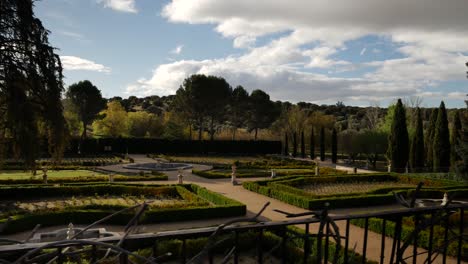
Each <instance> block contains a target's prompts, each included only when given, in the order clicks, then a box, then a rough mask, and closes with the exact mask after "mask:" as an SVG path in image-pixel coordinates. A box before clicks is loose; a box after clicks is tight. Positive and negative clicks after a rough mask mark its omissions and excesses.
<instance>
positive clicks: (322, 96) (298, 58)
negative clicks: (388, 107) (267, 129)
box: [127, 0, 468, 101]
mask: <svg viewBox="0 0 468 264" xmlns="http://www.w3.org/2000/svg"><path fill="white" fill-rule="evenodd" d="M363 7H365V8H363ZM467 10H468V1H466V0H451V1H440V0H412V1H407V0H393V1H387V0H356V1H342V0H329V1H325V2H324V1H321V0H291V1H287V2H285V1H283V0H258V1H251V0H238V1H230V0H199V1H192V0H172V1H171V2H170V3H168V4H167V5H166V6H165V7H164V8H163V10H162V16H163V17H165V18H166V19H167V20H169V21H170V22H173V23H188V24H212V25H213V28H214V29H215V30H216V31H217V32H219V33H220V34H221V35H222V36H223V37H226V38H231V39H232V41H233V46H234V47H235V48H241V49H246V50H245V51H244V53H243V54H240V55H231V56H226V57H224V58H218V59H212V60H200V61H195V60H190V61H185V60H182V61H175V62H171V63H168V64H163V65H160V66H158V67H157V68H156V69H155V70H154V71H153V75H152V76H151V77H149V78H141V79H139V80H138V81H136V82H135V83H133V84H131V85H129V87H128V89H127V90H128V91H129V92H133V93H139V94H171V93H174V92H175V90H176V89H177V88H178V87H179V86H180V84H181V83H182V81H183V79H184V78H186V77H187V76H189V75H190V74H195V73H204V74H214V75H220V76H223V77H225V78H226V79H227V80H228V81H229V82H230V83H231V84H232V85H238V84H241V85H243V86H245V87H247V88H250V89H263V90H266V91H267V92H268V93H270V95H271V96H272V97H273V98H275V99H282V100H284V99H286V100H292V101H301V100H302V101H303V100H306V101H318V100H322V101H324V100H330V101H333V100H335V101H336V100H337V99H338V98H339V99H341V100H343V99H349V100H356V101H363V100H365V101H370V100H375V99H378V98H380V99H384V98H394V97H396V96H411V95H417V94H424V93H425V92H427V91H426V90H425V89H426V88H427V87H436V86H437V85H438V84H439V83H441V82H443V81H451V80H461V79H463V78H465V76H464V74H465V73H464V71H463V65H464V62H466V61H468V57H467V56H465V55H464V54H466V52H468V46H467V45H466V43H468V28H466V26H465V25H467V24H468V16H466V12H467ZM273 34H276V35H273ZM268 35H270V36H272V38H273V39H272V40H271V41H270V42H268V43H266V44H262V45H260V46H255V44H256V43H257V40H258V39H259V38H261V37H265V36H268ZM365 36H375V37H377V38H382V39H383V41H384V42H390V43H392V44H394V47H393V49H394V51H395V52H398V53H399V54H401V55H402V58H396V59H395V58H392V59H387V60H383V61H374V62H366V63H359V64H358V63H354V62H352V61H347V60H346V59H340V58H339V56H338V55H339V54H340V53H341V52H343V51H345V50H346V49H347V45H348V43H349V42H350V41H353V40H357V39H359V38H362V37H365ZM366 51H367V49H366V48H362V49H361V50H360V52H359V50H358V51H357V53H358V54H357V55H359V54H360V55H364V53H365V52H366ZM372 52H373V53H378V52H381V50H379V49H377V48H374V49H372ZM362 67H366V68H368V69H369V70H368V71H366V72H365V73H364V74H361V75H360V76H359V77H355V78H351V77H347V78H336V77H333V76H334V75H333V74H335V73H339V72H346V71H353V70H355V69H358V68H362ZM319 70H321V71H319ZM323 70H326V71H327V73H323ZM317 72H321V74H317ZM440 96H449V94H448V92H441V93H440ZM450 96H451V97H453V96H454V95H453V94H452V95H450Z"/></svg>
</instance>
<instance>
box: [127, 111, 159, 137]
mask: <svg viewBox="0 0 468 264" xmlns="http://www.w3.org/2000/svg"><path fill="white" fill-rule="evenodd" d="M127 127H128V135H129V136H130V137H140V138H141V137H151V138H154V137H159V136H161V135H162V133H163V124H162V120H161V118H160V117H159V116H157V115H155V114H151V113H148V112H145V111H138V112H128V113H127Z"/></svg>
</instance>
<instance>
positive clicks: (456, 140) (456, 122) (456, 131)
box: [450, 110, 462, 166]
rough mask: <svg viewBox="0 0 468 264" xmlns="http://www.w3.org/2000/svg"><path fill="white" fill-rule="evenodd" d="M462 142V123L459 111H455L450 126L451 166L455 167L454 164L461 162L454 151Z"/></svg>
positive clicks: (458, 155)
mask: <svg viewBox="0 0 468 264" xmlns="http://www.w3.org/2000/svg"><path fill="white" fill-rule="evenodd" d="M461 140H462V123H461V118H460V111H458V110H457V111H455V115H454V116H453V125H452V134H451V136H450V143H451V144H452V148H451V151H452V154H451V162H450V163H451V164H452V166H456V164H457V163H458V162H459V161H461V160H462V158H461V157H460V154H459V153H457V151H456V149H457V148H459V147H460V145H461Z"/></svg>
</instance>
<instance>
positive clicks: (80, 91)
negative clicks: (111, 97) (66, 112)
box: [66, 80, 106, 138]
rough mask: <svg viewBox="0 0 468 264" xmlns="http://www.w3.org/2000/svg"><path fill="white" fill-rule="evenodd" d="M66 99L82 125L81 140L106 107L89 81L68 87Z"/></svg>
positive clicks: (99, 94)
mask: <svg viewBox="0 0 468 264" xmlns="http://www.w3.org/2000/svg"><path fill="white" fill-rule="evenodd" d="M66 97H67V99H69V100H70V102H71V103H72V104H73V108H74V109H75V111H76V113H77V115H78V117H79V119H80V120H81V122H82V124H83V133H82V134H81V137H82V138H86V128H87V126H88V125H89V124H92V122H93V121H94V119H96V116H97V114H99V112H101V111H102V110H103V109H104V108H105V107H106V101H105V100H104V99H103V98H102V95H101V91H100V90H99V89H98V88H97V87H96V86H94V85H93V84H92V83H91V82H90V81H88V80H85V81H80V82H77V83H74V84H72V85H70V86H69V87H68V90H67V92H66Z"/></svg>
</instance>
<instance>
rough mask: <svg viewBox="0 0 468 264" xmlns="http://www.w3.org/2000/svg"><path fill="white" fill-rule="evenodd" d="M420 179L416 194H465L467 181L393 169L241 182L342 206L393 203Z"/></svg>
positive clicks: (298, 201)
mask: <svg viewBox="0 0 468 264" xmlns="http://www.w3.org/2000/svg"><path fill="white" fill-rule="evenodd" d="M419 182H423V183H424V188H423V190H422V191H421V193H420V195H421V197H419V198H442V197H443V195H444V193H448V194H452V193H456V194H457V198H465V199H466V198H468V197H467V193H468V191H467V190H468V185H460V183H459V182H455V181H450V180H436V179H430V178H425V177H421V176H414V175H404V174H396V173H376V174H348V175H328V176H318V177H317V176H297V175H295V176H289V177H280V178H277V179H268V180H260V181H252V182H244V183H243V186H244V188H246V189H248V190H250V191H254V192H257V193H260V194H263V195H266V196H269V197H272V198H275V199H278V200H280V201H283V202H286V203H289V204H292V205H295V206H298V207H301V208H305V209H316V208H323V207H324V206H325V205H328V206H329V208H346V207H359V206H363V205H365V206H374V205H388V204H395V203H396V200H395V197H394V193H404V194H407V193H411V192H412V191H413V190H414V189H415V186H416V185H417V184H418V183H419Z"/></svg>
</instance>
